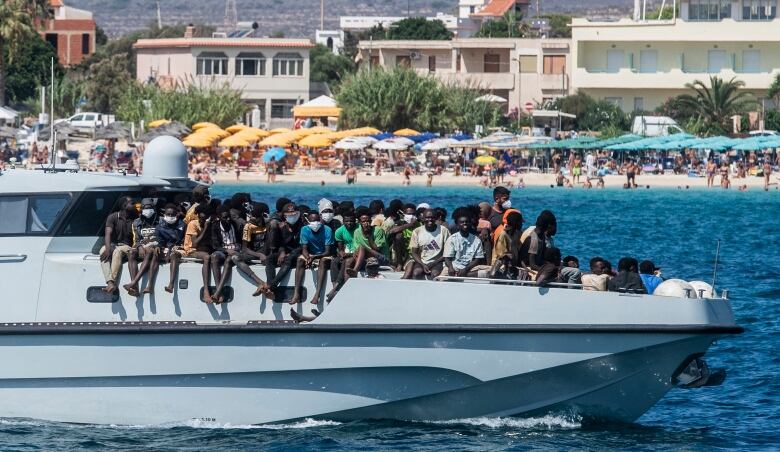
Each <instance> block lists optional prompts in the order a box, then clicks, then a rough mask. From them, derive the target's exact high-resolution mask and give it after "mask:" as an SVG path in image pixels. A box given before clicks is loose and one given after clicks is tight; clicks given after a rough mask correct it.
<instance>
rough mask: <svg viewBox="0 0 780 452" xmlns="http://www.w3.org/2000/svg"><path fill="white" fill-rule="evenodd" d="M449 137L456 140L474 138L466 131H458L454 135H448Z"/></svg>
mask: <svg viewBox="0 0 780 452" xmlns="http://www.w3.org/2000/svg"><path fill="white" fill-rule="evenodd" d="M450 138H452V139H453V140H457V141H465V140H471V139H472V138H474V136H473V135H469V134H467V133H458V134H455V135H450Z"/></svg>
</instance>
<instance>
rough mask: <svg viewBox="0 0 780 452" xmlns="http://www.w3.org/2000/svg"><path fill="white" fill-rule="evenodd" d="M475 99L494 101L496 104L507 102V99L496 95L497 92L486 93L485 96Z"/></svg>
mask: <svg viewBox="0 0 780 452" xmlns="http://www.w3.org/2000/svg"><path fill="white" fill-rule="evenodd" d="M474 100H479V101H482V102H493V103H496V104H504V103H506V102H507V100H506V99H504V98H503V97H501V96H496V95H495V94H485V95H484V96H479V97H477V98H476V99H474Z"/></svg>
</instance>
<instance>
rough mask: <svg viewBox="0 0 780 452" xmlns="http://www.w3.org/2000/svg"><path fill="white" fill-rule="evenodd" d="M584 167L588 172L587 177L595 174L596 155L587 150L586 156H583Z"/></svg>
mask: <svg viewBox="0 0 780 452" xmlns="http://www.w3.org/2000/svg"><path fill="white" fill-rule="evenodd" d="M585 169H586V170H587V172H588V177H593V176H594V175H595V174H596V157H595V156H594V155H593V153H592V152H588V156H587V157H585Z"/></svg>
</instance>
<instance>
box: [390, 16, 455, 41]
mask: <svg viewBox="0 0 780 452" xmlns="http://www.w3.org/2000/svg"><path fill="white" fill-rule="evenodd" d="M387 39H392V40H406V39H409V40H428V41H433V40H448V39H452V32H451V31H449V30H447V27H446V26H445V25H444V22H442V21H440V20H439V19H434V20H428V19H426V18H425V17H407V18H406V19H403V20H400V21H398V22H396V23H394V24H392V25H391V26H390V29H389V30H387Z"/></svg>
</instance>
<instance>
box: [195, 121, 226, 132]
mask: <svg viewBox="0 0 780 452" xmlns="http://www.w3.org/2000/svg"><path fill="white" fill-rule="evenodd" d="M207 127H216V128H217V129H219V126H218V125H216V124H214V123H213V122H198V123H195V124H193V125H192V130H198V129H205V128H207ZM220 130H221V129H220Z"/></svg>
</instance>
